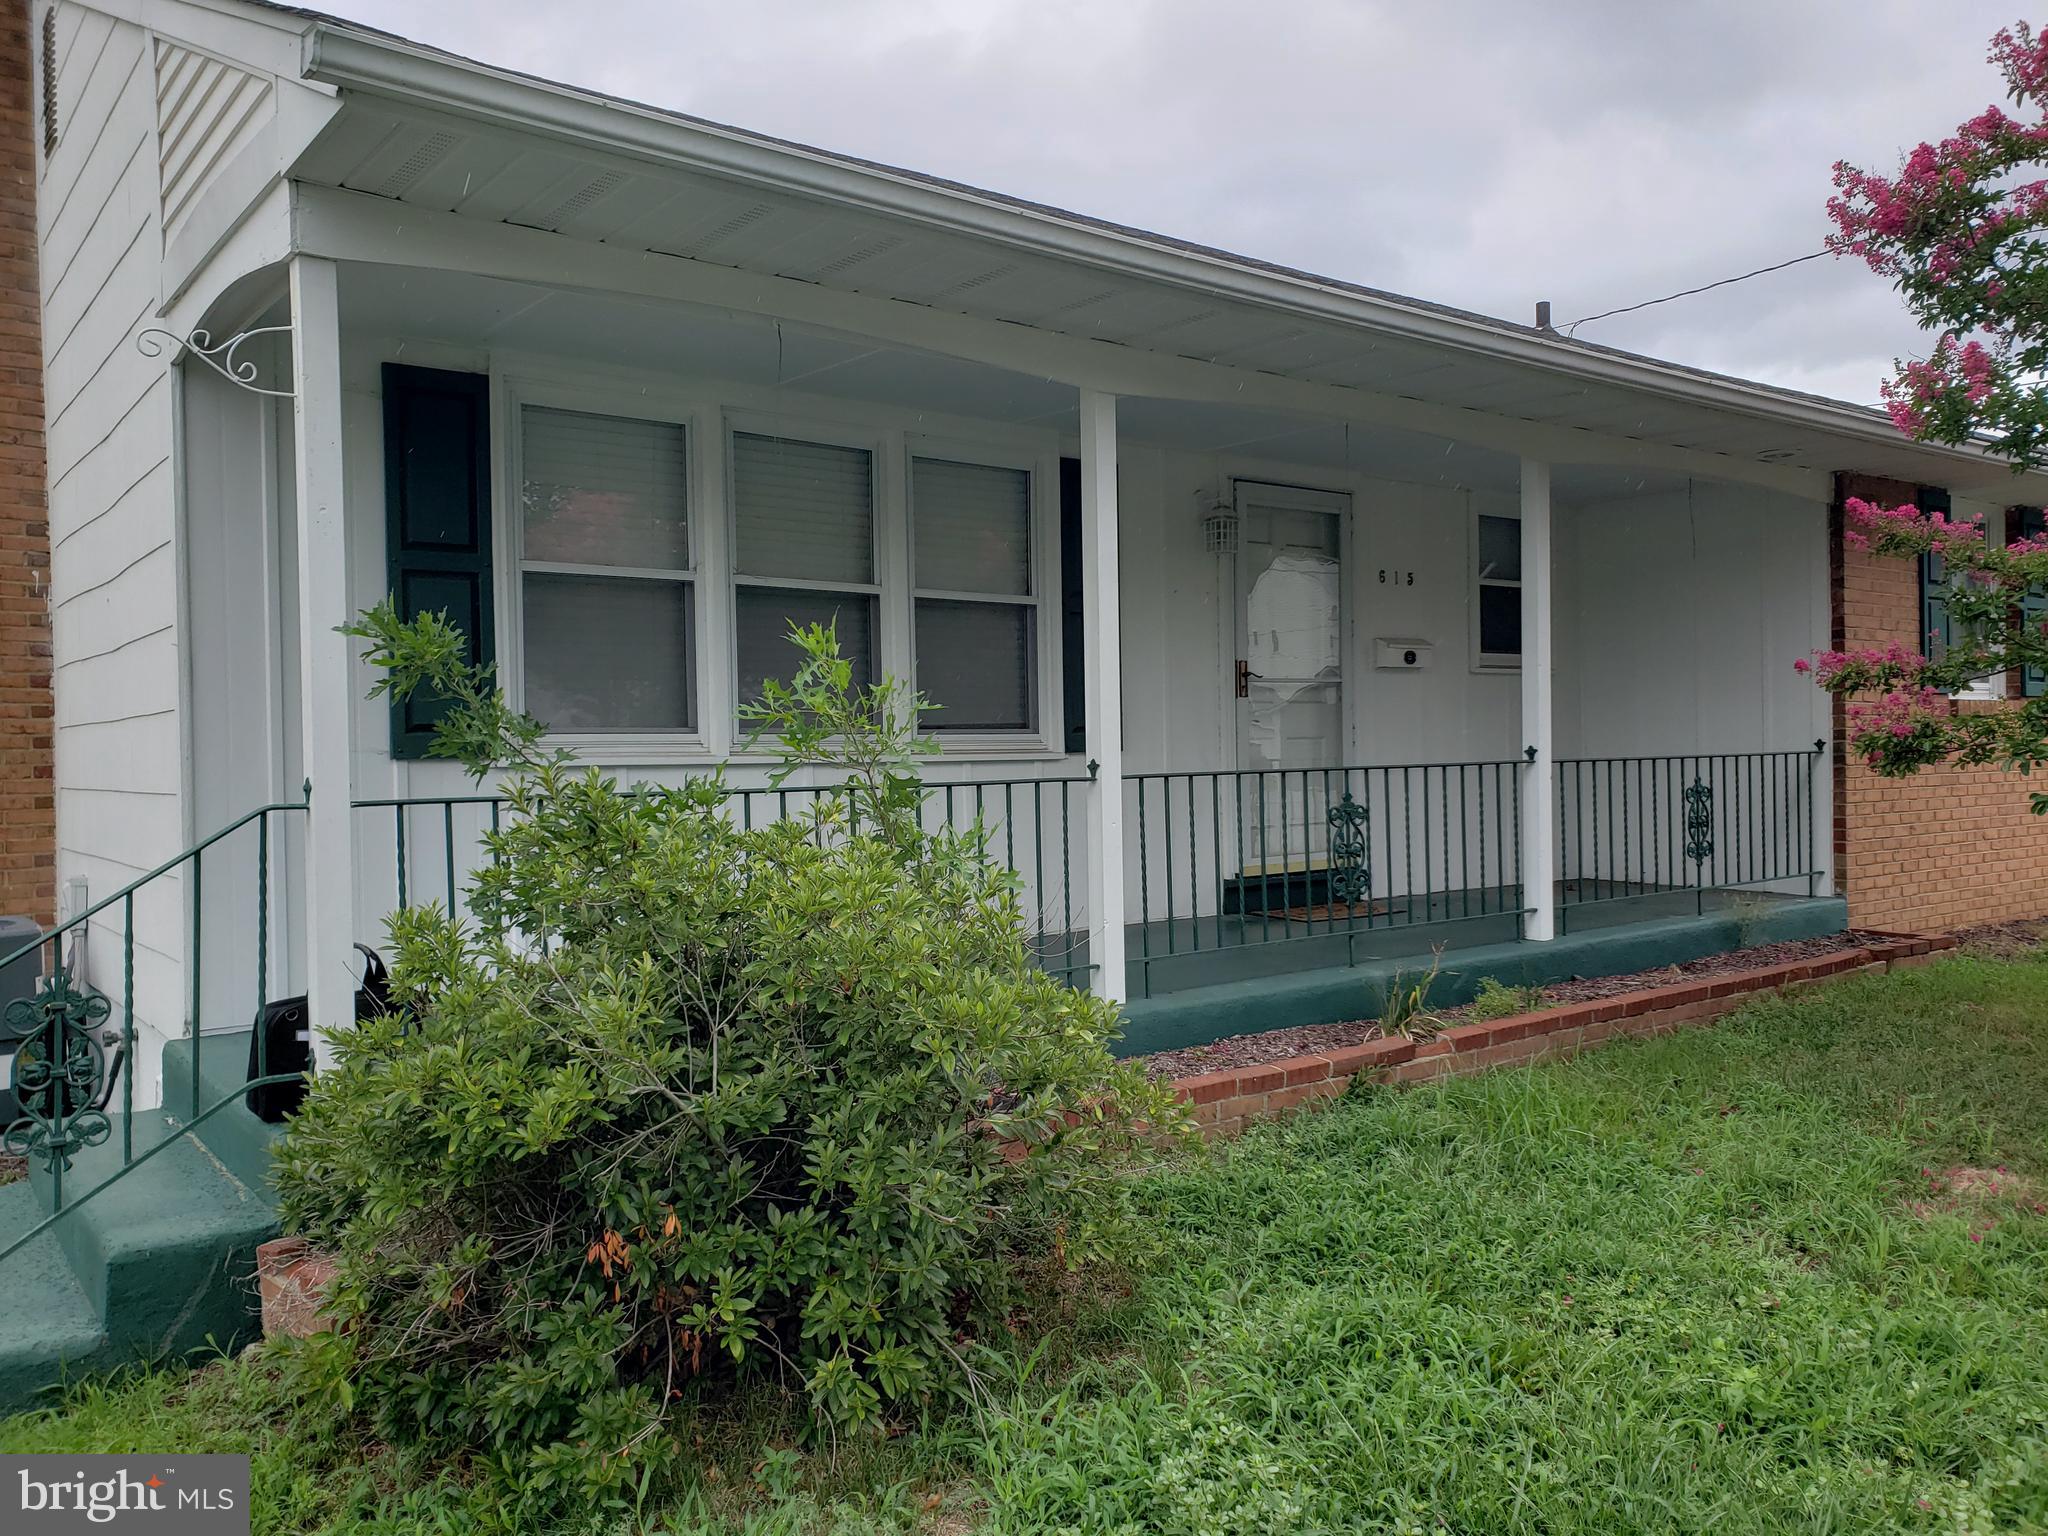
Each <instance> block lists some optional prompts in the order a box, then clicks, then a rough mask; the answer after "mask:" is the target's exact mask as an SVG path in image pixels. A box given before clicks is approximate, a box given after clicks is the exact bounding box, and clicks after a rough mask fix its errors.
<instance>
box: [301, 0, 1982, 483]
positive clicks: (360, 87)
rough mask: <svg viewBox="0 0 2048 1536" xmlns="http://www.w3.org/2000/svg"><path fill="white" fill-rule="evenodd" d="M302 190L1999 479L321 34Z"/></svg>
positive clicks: (1788, 403)
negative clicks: (325, 95)
mask: <svg viewBox="0 0 2048 1536" xmlns="http://www.w3.org/2000/svg"><path fill="white" fill-rule="evenodd" d="M309 57H310V60H311V62H310V64H309V69H308V73H309V74H310V75H311V76H313V77H314V78H317V79H321V80H325V81H328V82H330V83H333V84H335V85H338V86H340V87H342V88H343V94H342V103H341V107H340V110H339V111H337V112H336V113H335V114H334V116H333V117H332V118H331V119H330V120H329V122H328V124H327V126H326V128H325V129H324V130H323V131H322V132H321V134H320V135H319V137H318V138H317V139H316V140H315V142H314V143H313V144H312V145H311V146H310V147H309V149H308V150H307V151H306V153H305V154H304V155H303V156H302V157H301V159H300V160H299V162H298V163H297V164H296V165H295V166H294V167H293V170H292V175H293V176H294V177H295V178H296V179H298V180H300V181H303V182H306V183H310V184H313V185H318V186H324V187H332V188H340V189H346V190H349V191H354V192H358V193H363V194H367V195H369V196H373V197H378V198H385V199H390V200H392V201H393V202H395V203H397V204H401V205H404V206H408V207H414V208H419V209H431V210H435V211H438V212H442V213H454V214H457V215H460V216H462V217H464V218H467V219H473V220H478V221H485V222H495V223H502V224H507V225H513V226H518V227H521V228H527V229H538V230H544V231H550V232H553V233H557V234H560V235H563V236H566V237H568V238H571V239H574V240H578V241H585V242H593V243H598V244H602V245H606V246H610V247H615V248H623V249H626V250H631V251H639V252H645V253H649V254H653V255H659V256H671V257H681V258H686V259H689V260H692V261H696V262H702V263H708V264H713V265H716V266H720V267H726V268H734V269H738V270H741V271H744V272H748V273H755V274H760V275H763V276H769V277H777V278H786V279H794V280H798V281H801V282H804V283H809V284H815V285H818V286H820V287H823V288H828V289H835V290H841V291H845V292H849V293H855V294H860V295H865V296H868V297H880V298H886V299H890V300H895V301H900V302H903V303H907V304H913V305H918V306H923V307H926V308H931V309H936V310H942V311H951V312H954V313H958V314H963V315H968V316H972V317H976V318H979V319H983V320H995V321H1004V322H1010V323H1014V324H1017V325H1023V326H1029V327H1033V328H1036V329H1039V330H1043V331H1049V332H1055V333H1061V334H1064V335H1068V336H1073V337H1080V338H1085V339H1088V340H1091V341H1097V342H1108V343H1114V344H1117V345H1119V346H1124V347H1129V348H1133V349H1140V350H1143V351H1148V352H1154V353H1160V354H1164V355H1168V356H1174V357H1180V358H1187V359H1195V360H1199V361H1203V362H1211V363H1217V364H1222V365H1226V366H1229V367H1233V368H1240V369H1247V370H1253V371H1256V372H1259V373H1265V374H1273V375H1278V376H1281V377H1284V378H1289V379H1293V380H1299V381H1305V382H1308V383H1314V384H1321V385H1330V386H1338V387H1344V388H1355V389H1358V390H1361V391H1370V392H1373V393H1375V394H1379V395H1384V396H1392V397H1398V398H1402V399H1407V400H1419V401H1424V402H1428V403H1429V404H1431V405H1436V406H1450V407H1456V408H1467V409H1472V410H1477V411H1483V412H1486V413H1488V414H1491V415H1494V416H1499V417H1502V418H1507V419H1510V420H1520V421H1527V422H1534V423H1544V424H1550V425H1556V426H1566V427H1573V428H1581V429H1586V430H1589V431H1595V432H1599V433H1603V434H1608V435H1610V436H1613V437H1618V438H1624V439H1633V440H1636V441H1640V442H1643V443H1648V444H1654V445H1658V446H1659V447H1665V448H1677V449H1688V450H1696V451H1703V452H1709V453H1716V454H1723V455H1729V456H1733V457H1735V458H1738V459H1742V460H1747V461H1754V462H1761V463H1765V464H1775V465H1783V466H1788V467H1792V468H1799V469H1808V470H1819V471H1829V470H1836V469H1856V470H1861V471H1864V472H1867V473H1873V474H1882V475H1888V476H1894V477H1897V478H1902V479H1908V480H1923V481H1924V480H1934V481H1939V482H1942V483H1946V484H1949V485H1952V486H1956V487H1959V488H1961V487H1968V486H1971V485H1983V486H1990V485H1996V484H1998V483H1999V482H2000V481H2001V480H2002V478H2003V477H2004V476H2005V473H2006V472H2005V469H2004V467H2003V466H2002V465H2000V464H1998V463H1995V462H1993V461H1991V460H1989V459H1987V458H1985V457H1984V456H1982V455H1980V454H1975V453H1966V452H1956V451H1951V450H1946V449H1936V448H1929V447H1926V446H1922V445H1915V444H1911V443H1907V442H1904V441H1903V440H1901V439H1899V438H1898V437H1897V436H1896V434H1893V433H1892V432H1891V431H1890V428H1889V426H1888V424H1886V423H1884V422H1883V420H1882V418H1881V417H1880V416H1878V415H1877V413H1875V412H1871V411H1868V410H1865V409H1863V408H1861V407H1854V406H1847V405H1843V404H1841V403H1839V402H1832V401H1825V400H1820V399H1818V398H1816V397H1812V396H1804V395H1797V394H1794V393H1791V392H1788V391H1781V390H1774V389H1770V388H1767V387H1764V386H1760V385H1753V384H1749V383H1746V382H1745V381H1741V380H1735V379H1727V378H1723V377H1720V376H1717V375H1711V374H1706V373H1702V372H1700V371H1698V370H1691V369H1686V368H1681V367H1678V366H1676V365H1671V364H1666V363H1661V362H1658V361H1656V360H1654V359H1648V358H1639V357H1634V356H1632V355H1630V354H1625V353H1620V352H1616V351H1613V350H1611V349H1607V348H1602V347H1598V346H1592V345H1588V344H1586V343H1581V342H1573V341H1567V340H1565V339H1563V338H1560V337H1558V336H1556V335H1555V334H1553V333H1546V332H1543V331H1539V330H1536V329H1534V328H1533V327H1527V326H1518V325H1512V324H1509V323H1507V322H1504V321H1499V320H1494V319H1489V318H1487V317H1483V316H1477V315H1470V314H1465V313H1463V312H1460V311H1456V310H1451V309H1447V308H1443V307H1440V306H1432V305H1429V304H1426V303H1423V302H1421V301H1418V300H1411V299H1405V298H1401V297H1400V296H1397V295H1392V294H1386V293H1381V292H1378V291H1376V290H1372V289H1366V288H1362V287H1358V286H1356V285H1352V284H1345V283H1341V282H1337V281H1335V280H1332V279H1328V278H1321V277H1316V276H1314V275H1312V274H1306V273H1299V272H1292V271H1289V270H1287V269H1283V268H1278V267H1273V266H1270V265H1268V264H1264V263H1259V262H1255V261H1250V260H1247V259H1245V258H1242V257H1236V256H1231V255H1229V254H1227V253H1224V252H1218V251H1213V250H1208V249H1206V248H1202V247H1197V246H1192V245H1188V244H1185V243H1183V242H1178V241H1174V240H1170V239H1168V238H1166V237H1162V236H1158V235H1153V234H1149V233H1146V232H1144V231H1139V230H1133V229H1128V228H1124V227H1122V226H1117V225H1113V224H1107V223H1104V222H1101V221H1097V220H1091V219H1087V218H1084V217H1081V216H1079V215H1074V214H1070V213H1066V212H1063V211H1061V210H1058V209H1053V208H1046V207H1043V206H1040V205H1035V204H1029V203H1023V202H1020V201H1017V200H1014V199H1008V198H1003V197H1001V196H999V195H997V194H992V193H987V192H982V191H978V190H976V189H973V188H968V187H962V186H958V185H956V184H952V183H947V182H942V181H938V180H935V179H933V178H929V177H922V176H918V175H916V174H915V173H911V172H905V171H898V170H894V169H892V168H889V167H884V166H876V165H872V164H869V163H866V162H862V161H857V160H852V159H848V158H845V157H840V156H834V155H830V154H827V153H825V152H822V151H818V150H813V149H808V148H805V147H804V146H800V145H792V144H786V143H782V142H780V141H777V140H772V139H768V138H764V137H761V136H758V135H751V134H747V133H744V132H742V131H740V130H735V129H730V128H726V127H722V126H720V125H717V124H712V123H707V122H704V121H702V120H699V119H694V118H689V117H685V116H682V115H680V114H674V113H667V112H661V111H657V110H655V109H652V108H648V107H644V106H640V105H637V104H634V103H630V102H621V101H616V100H612V99H609V98H605V97H602V96H598V95H596V94H594V93H589V92H583V91H578V90H575V89H572V88H570V87H566V86H558V85H554V84H552V83H549V82H545V81H538V80H534V79H531V78H529V77H524V76H518V75H514V74H511V73H509V72H505V71H499V70H494V69H490V68H488V67H486V66H482V65H478V64H474V63H471V62H470V61H467V60H462V59H458V58H455V57H454V56H451V55H446V54H440V53H437V52H435V51H433V50H430V49H424V48H420V47H418V46H416V45H411V44H406V43H404V42H402V41H401V40H398V39H393V38H390V37H385V36H379V35H372V34H368V33H364V32H359V31H356V30H353V29H347V28H341V27H334V28H330V27H327V26H325V25H323V26H322V27H320V28H319V29H317V35H316V37H315V39H314V46H313V48H312V49H311V51H310V54H309Z"/></svg>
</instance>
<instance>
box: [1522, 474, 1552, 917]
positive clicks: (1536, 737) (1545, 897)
mask: <svg viewBox="0 0 2048 1536" xmlns="http://www.w3.org/2000/svg"><path fill="white" fill-rule="evenodd" d="M1550 549H1551V538H1550V466H1549V465H1548V464H1543V463H1539V462H1537V461H1536V460H1535V459H1524V460H1522V746H1523V755H1524V758H1525V762H1524V764H1523V767H1522V807H1521V813H1522V905H1523V906H1524V907H1526V908H1528V909H1529V911H1528V915H1527V916H1526V917H1525V918H1524V919H1523V929H1522V932H1523V935H1524V937H1526V938H1531V939H1554V938H1556V937H1557V909H1556V906H1555V902H1556V890H1557V758H1556V756H1555V753H1554V751H1553V746H1554V742H1553V737H1552V732H1551V697H1550V692H1551V690H1550V681H1551V675H1550V614H1551V596H1552V588H1551V557H1550Z"/></svg>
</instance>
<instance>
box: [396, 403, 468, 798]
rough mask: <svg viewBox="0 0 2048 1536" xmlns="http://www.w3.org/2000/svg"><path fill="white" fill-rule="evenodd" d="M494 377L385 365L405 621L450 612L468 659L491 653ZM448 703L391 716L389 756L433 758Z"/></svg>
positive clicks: (409, 707)
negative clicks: (430, 752)
mask: <svg viewBox="0 0 2048 1536" xmlns="http://www.w3.org/2000/svg"><path fill="white" fill-rule="evenodd" d="M490 395H491V391H490V381H489V379H487V378H486V377H485V376H484V375H483V374H480V373H449V372H447V371H445V370H443V369H439V368H409V367H405V366H403V365H402V364H399V363H386V364H385V365H384V509H385V552H386V564H387V568H388V571H389V575H390V582H391V592H392V595H393V597H394V598H395V600H396V601H397V604H398V612H399V615H400V617H402V618H406V619H411V618H413V617H415V616H416V615H418V614H421V613H441V614H445V615H446V616H447V618H448V620H449V622H450V623H452V624H454V625H455V626H456V627H457V628H458V629H460V630H462V631H463V632H464V633H465V634H467V635H468V636H469V654H470V659H471V660H472V661H476V662H487V661H490V660H491V659H492V657H493V653H494V650H495V647H494V645H493V643H492V633H493V631H492V616H491V615H492V604H491V428H490V409H491V399H490ZM446 708H447V701H446V699H444V698H442V697H440V696H438V695H435V696H432V697H429V696H427V695H425V694H423V693H422V694H415V695H414V696H413V697H412V698H411V699H409V700H407V701H406V702H404V703H402V704H394V705H393V706H392V710H391V755H392V756H393V757H406V758H417V757H424V756H426V753H427V744H428V743H429V742H430V741H432V740H433V735H434V722H435V721H436V720H438V719H439V718H440V717H441V715H442V713H443V712H444V711H445V710H446Z"/></svg>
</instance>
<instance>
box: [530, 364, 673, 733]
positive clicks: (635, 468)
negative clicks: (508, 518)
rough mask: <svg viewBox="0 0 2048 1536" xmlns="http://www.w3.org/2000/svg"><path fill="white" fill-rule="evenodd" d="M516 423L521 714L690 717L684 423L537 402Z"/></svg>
mask: <svg viewBox="0 0 2048 1536" xmlns="http://www.w3.org/2000/svg"><path fill="white" fill-rule="evenodd" d="M519 429H520V443H519V454H520V480H521V484H520V541H521V542H520V587H521V599H522V602H521V607H522V610H523V613H524V621H523V623H524V630H525V637H524V638H525V646H524V660H523V665H524V677H525V698H524V702H525V707H526V710H527V713H529V714H531V715H533V716H534V717H535V718H536V719H538V720H540V721H541V722H542V723H543V724H545V725H546V726H547V727H548V728H549V729H550V730H551V731H554V732H556V733H558V734H568V735H575V734H581V733H618V732H681V731H691V730H694V729H695V728H696V726H697V690H696V670H697V603H696V579H695V578H696V572H695V567H694V566H693V565H692V563H691V547H690V517H689V496H688V487H689V456H688V452H687V443H686V440H685V432H684V429H683V428H682V427H681V426H678V425H676V424H675V423H673V422H665V421H641V420H636V419H633V418H630V417H623V416H600V415H593V414H590V413H588V412H584V411H567V410H556V409H553V408H549V407H544V406H537V405H526V406H522V407H521V408H520V412H519Z"/></svg>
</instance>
